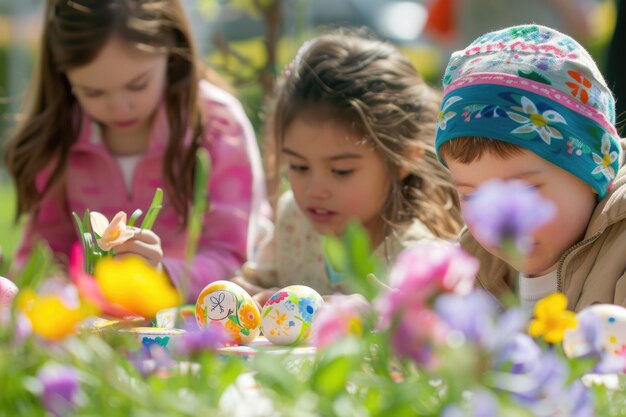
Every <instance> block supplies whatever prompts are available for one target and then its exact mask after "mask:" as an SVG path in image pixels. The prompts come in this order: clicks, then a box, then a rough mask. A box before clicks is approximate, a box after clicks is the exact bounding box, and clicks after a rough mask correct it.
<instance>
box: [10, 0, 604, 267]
mask: <svg viewBox="0 0 626 417" xmlns="http://www.w3.org/2000/svg"><path fill="white" fill-rule="evenodd" d="M570 2H573V3H577V4H581V5H583V7H584V8H585V9H584V10H586V12H584V13H580V14H579V15H578V16H575V17H576V18H577V19H580V22H581V24H580V25H575V26H574V27H573V28H572V29H571V30H570V31H568V30H566V28H565V27H559V29H561V30H563V31H568V33H570V34H572V36H574V37H577V38H578V40H579V41H580V42H581V43H583V45H585V46H586V47H587V48H588V49H589V50H590V52H591V53H592V55H594V57H595V58H596V59H597V61H598V62H599V64H600V67H601V68H603V65H604V62H605V52H606V48H607V45H608V44H609V42H610V39H611V36H612V34H613V28H614V24H615V15H616V13H615V9H616V7H615V3H614V0H570ZM473 3H475V4H473ZM552 3H556V2H550V1H547V0H415V1H390V0H308V1H307V0H232V1H228V0H184V4H185V7H186V8H187V11H188V16H189V18H190V20H191V22H192V25H193V30H194V35H195V37H196V41H197V44H198V46H199V48H200V50H201V52H202V54H203V57H204V58H205V61H206V63H207V64H208V65H210V66H211V67H212V68H214V69H215V70H217V71H218V72H219V73H220V74H221V75H222V76H223V77H224V78H226V79H227V80H228V81H229V82H230V83H231V84H232V86H233V88H234V90H235V92H236V94H237V95H238V97H239V98H240V99H241V101H242V102H243V103H244V106H245V108H246V110H247V112H248V116H249V117H250V119H251V120H252V122H253V124H254V125H255V128H256V130H257V134H258V137H259V141H260V143H261V145H262V140H263V137H262V136H263V130H262V115H263V103H264V99H265V98H267V97H268V96H269V95H270V93H271V91H272V90H271V89H272V83H273V79H274V77H275V75H276V74H277V73H279V72H280V71H281V69H282V68H283V67H284V66H285V65H286V64H287V63H288V62H289V61H290V60H291V59H292V57H293V56H294V54H295V51H296V50H297V48H298V46H299V45H300V44H301V43H302V42H303V41H304V40H306V39H307V38H309V37H311V36H313V35H314V34H315V33H317V32H318V31H320V30H323V29H324V28H326V27H337V26H356V27H361V26H365V27H367V28H369V29H370V30H371V31H372V32H374V33H376V34H377V35H378V36H380V37H382V38H385V39H387V40H389V41H391V42H393V43H394V44H396V45H397V46H398V47H399V48H400V50H401V51H402V52H403V53H404V54H406V56H407V57H408V58H409V59H410V60H411V61H412V62H413V63H414V65H415V66H416V68H417V69H418V70H419V71H420V72H421V73H422V75H423V76H424V78H425V79H426V80H427V81H428V82H429V83H431V84H432V85H434V86H439V84H440V78H441V73H442V71H443V69H444V68H445V64H446V62H447V58H448V56H449V54H450V52H451V51H453V50H455V49H457V48H459V47H462V46H463V45H465V44H466V43H469V41H471V39H472V38H473V37H474V36H475V33H483V32H486V31H489V30H492V29H497V28H500V27H502V26H507V25H510V24H514V23H529V21H528V19H530V20H531V21H535V22H537V23H545V24H552V23H553V22H555V23H554V24H553V25H554V26H558V25H557V24H556V23H558V22H559V19H560V18H562V16H559V15H558V14H555V12H554V10H551V6H550V4H552ZM518 7H521V9H520V10H522V9H523V10H524V11H525V12H528V13H536V14H534V15H530V16H529V15H524V14H522V13H521V12H518V10H517V8H518ZM533 7H534V10H533ZM43 8H44V1H43V0H0V144H1V143H3V142H4V140H5V139H6V136H7V135H8V132H9V131H10V129H11V127H12V126H13V124H14V120H15V117H16V114H17V113H18V112H19V108H20V104H21V102H22V99H23V96H24V93H25V89H26V86H27V83H28V80H29V77H30V74H31V71H32V68H33V58H34V56H35V55H36V53H35V52H36V50H37V48H38V43H39V34H40V27H41V23H42V14H43ZM429 11H431V12H432V13H430V14H429ZM583 21H585V22H587V23H588V25H587V26H588V27H587V29H586V30H585V31H584V32H580V33H576V34H574V33H572V31H574V30H576V31H578V30H579V29H581V28H583V27H584V25H583V24H582V22H583ZM570 27H571V25H570ZM469 36H471V38H468V37H469ZM14 205H15V199H14V196H13V191H12V186H11V183H10V180H9V178H8V176H7V174H6V171H5V169H4V161H3V162H2V164H1V168H0V253H3V258H4V260H3V261H2V262H1V263H0V275H2V274H3V273H4V272H6V269H7V267H8V264H9V260H10V257H11V254H12V252H13V250H14V248H15V246H16V245H17V243H18V239H19V234H20V227H19V224H18V225H15V224H14V223H13V220H14Z"/></svg>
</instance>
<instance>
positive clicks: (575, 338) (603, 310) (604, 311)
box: [563, 304, 626, 357]
mask: <svg viewBox="0 0 626 417" xmlns="http://www.w3.org/2000/svg"><path fill="white" fill-rule="evenodd" d="M584 314H593V315H594V316H595V317H597V320H596V321H597V326H595V327H594V328H596V329H597V330H598V332H599V334H598V337H599V338H600V342H601V344H602V348H603V349H604V350H605V351H606V352H607V353H611V354H613V355H620V356H623V355H624V354H625V353H626V308H624V307H621V306H618V305H613V304H594V305H592V306H589V307H586V308H584V309H583V310H581V311H580V312H579V313H578V314H577V315H576V317H577V318H578V319H579V320H578V321H579V325H578V326H577V327H576V328H575V329H572V330H567V331H566V332H565V336H564V338H563V350H564V351H565V354H566V355H567V356H569V357H576V356H581V355H585V354H586V353H588V352H590V351H592V350H593V347H591V346H588V341H587V340H588V338H587V337H586V335H585V326H583V325H582V324H581V320H580V317H581V315H584Z"/></svg>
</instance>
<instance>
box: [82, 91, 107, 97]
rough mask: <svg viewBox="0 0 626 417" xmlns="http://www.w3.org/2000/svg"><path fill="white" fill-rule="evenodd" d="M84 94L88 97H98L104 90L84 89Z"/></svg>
mask: <svg viewBox="0 0 626 417" xmlns="http://www.w3.org/2000/svg"><path fill="white" fill-rule="evenodd" d="M83 95H84V96H85V97H88V98H97V97H101V96H102V91H97V90H95V91H91V90H90V91H83Z"/></svg>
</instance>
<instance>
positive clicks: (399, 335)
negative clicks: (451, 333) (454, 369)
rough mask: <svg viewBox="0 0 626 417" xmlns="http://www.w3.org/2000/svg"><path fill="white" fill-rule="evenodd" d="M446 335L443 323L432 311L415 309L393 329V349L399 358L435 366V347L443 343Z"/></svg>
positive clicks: (402, 316)
mask: <svg viewBox="0 0 626 417" xmlns="http://www.w3.org/2000/svg"><path fill="white" fill-rule="evenodd" d="M444 334H445V333H444V329H443V327H442V325H441V322H440V320H439V318H438V317H437V315H436V314H435V313H434V312H433V311H432V310H428V309H425V308H423V309H418V308H413V309H410V310H408V311H406V312H405V314H403V315H401V316H400V318H399V320H398V323H397V324H396V326H395V327H394V328H393V329H392V333H391V347H392V348H393V352H394V353H395V355H396V356H398V357H401V358H409V359H413V360H414V361H415V362H417V363H418V364H421V365H430V366H435V365H436V357H435V356H434V346H436V345H438V344H441V343H442V342H443V340H444Z"/></svg>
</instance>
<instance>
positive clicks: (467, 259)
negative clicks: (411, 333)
mask: <svg viewBox="0 0 626 417" xmlns="http://www.w3.org/2000/svg"><path fill="white" fill-rule="evenodd" d="M477 271H478V261H477V260H476V259H474V258H472V257H471V256H469V255H468V254H467V253H465V252H464V251H463V249H461V248H460V247H459V246H458V245H454V244H451V243H442V242H437V243H435V242H420V243H416V244H415V245H412V246H410V247H409V248H407V249H405V250H404V251H402V253H400V255H398V259H397V260H396V263H395V264H394V266H393V268H392V269H391V272H390V278H389V285H390V286H391V287H393V288H394V290H393V291H389V292H387V293H384V294H381V296H380V297H379V299H378V300H377V306H378V308H380V310H381V314H382V318H383V322H387V323H390V322H391V321H392V319H393V317H394V316H395V315H396V314H398V312H399V311H402V310H404V309H406V308H407V307H408V306H410V307H411V308H419V307H420V306H425V305H426V304H428V303H429V302H431V301H432V299H434V297H436V296H437V295H439V294H442V293H455V294H468V293H469V292H470V291H471V290H472V288H473V286H474V279H475V275H476V272H477Z"/></svg>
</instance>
